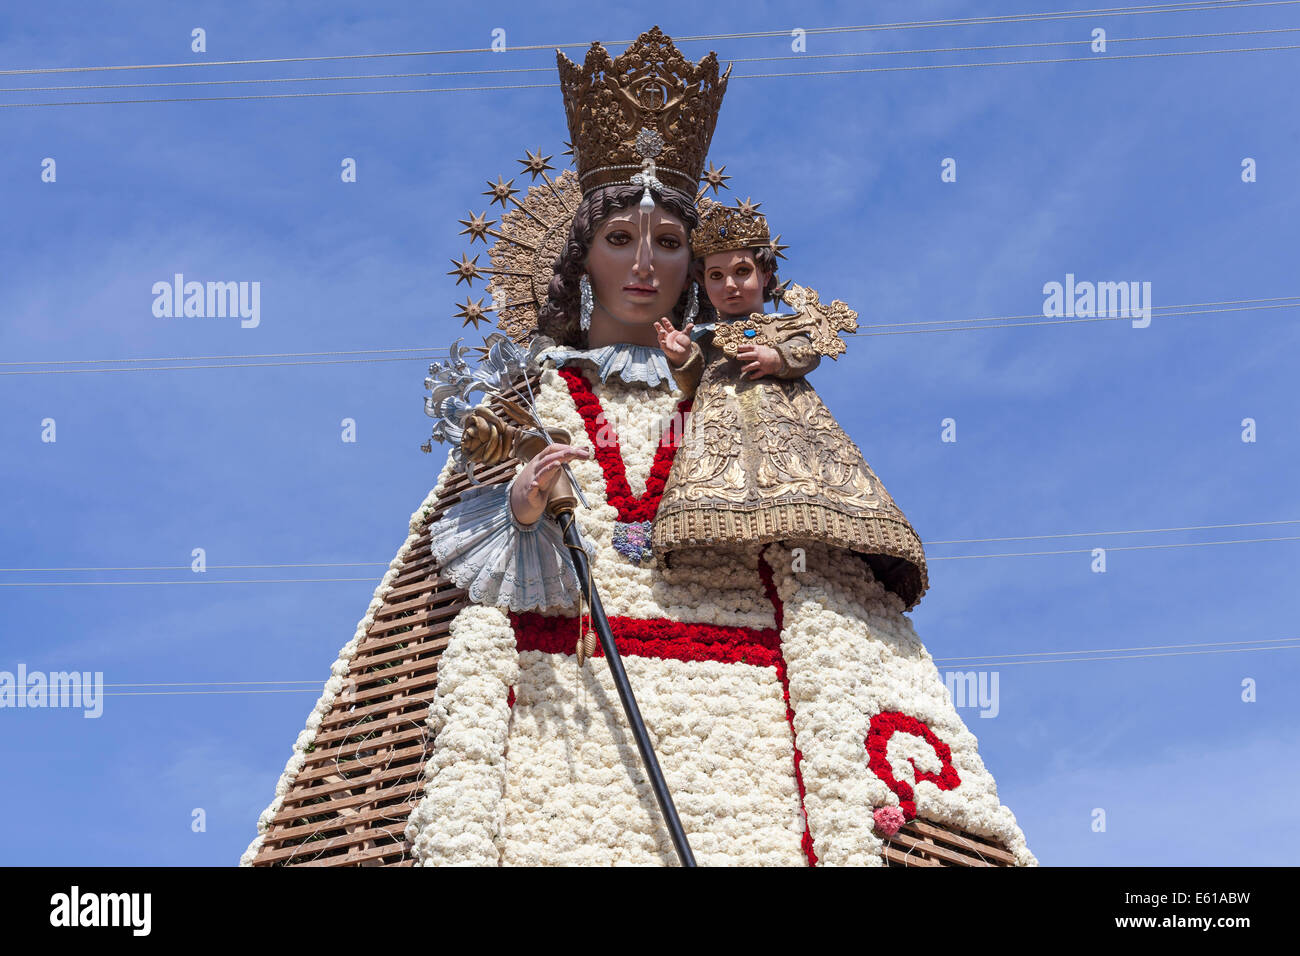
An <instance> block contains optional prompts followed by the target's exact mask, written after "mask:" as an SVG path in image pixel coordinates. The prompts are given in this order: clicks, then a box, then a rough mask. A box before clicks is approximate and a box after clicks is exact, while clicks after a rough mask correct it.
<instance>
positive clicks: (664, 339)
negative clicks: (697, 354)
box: [655, 319, 695, 365]
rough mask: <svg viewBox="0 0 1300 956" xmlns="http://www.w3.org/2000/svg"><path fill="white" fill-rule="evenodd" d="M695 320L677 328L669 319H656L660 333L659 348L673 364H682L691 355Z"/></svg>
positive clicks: (657, 329)
mask: <svg viewBox="0 0 1300 956" xmlns="http://www.w3.org/2000/svg"><path fill="white" fill-rule="evenodd" d="M693 328H695V323H694V322H687V323H686V327H685V328H683V329H680V330H679V329H675V328H673V327H672V323H670V322H669V321H668V320H667V319H658V320H656V321H655V331H656V332H658V333H659V348H661V349H662V350H663V353H664V355H666V356H668V361H670V362H672V363H673V365H682V364H683V363H684V362H685V361H686V360H687V359H688V358H690V355H691V329H693Z"/></svg>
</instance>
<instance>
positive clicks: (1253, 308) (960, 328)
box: [0, 302, 1300, 374]
mask: <svg viewBox="0 0 1300 956" xmlns="http://www.w3.org/2000/svg"><path fill="white" fill-rule="evenodd" d="M1170 308H1172V306H1171V307H1170ZM1295 308H1300V302H1287V303H1284V304H1281V305H1249V306H1240V307H1238V308H1232V309H1200V310H1195V311H1186V312H1159V313H1157V312H1152V314H1151V318H1152V319H1168V318H1175V317H1177V316H1186V315H1211V314H1216V313H1221V312H1260V311H1267V310H1270V309H1295ZM1134 318H1136V316H1133V315H1127V316H1125V315H1098V316H1089V317H1086V318H1073V319H1043V320H1041V321H1037V322H1013V323H1007V324H1005V325H957V326H948V327H946V328H941V329H902V330H899V331H897V332H845V333H843V334H844V335H853V336H860V337H862V338H871V337H872V336H877V335H928V334H930V333H934V332H984V331H987V330H989V329H1023V328H1032V327H1037V326H1048V325H1077V324H1079V323H1082V322H1128V321H1131V320H1132V319H1134ZM951 321H953V322H960V321H963V320H962V319H952V320H951ZM975 321H980V322H990V321H996V320H994V319H977V320H975ZM0 374H5V373H3V372H0ZM9 374H12V373H9Z"/></svg>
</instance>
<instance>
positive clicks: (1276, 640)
mask: <svg viewBox="0 0 1300 956" xmlns="http://www.w3.org/2000/svg"><path fill="white" fill-rule="evenodd" d="M1295 641H1300V637H1272V638H1262V639H1260V640H1256V641H1205V642H1203V643H1199V644H1149V645H1146V646H1141V647H1093V648H1083V649H1082V650H1077V651H1026V652H1024V653H1003V654H977V655H975V656H973V657H936V658H934V662H935V663H936V664H938V663H939V662H940V661H943V662H944V663H949V662H951V661H983V660H992V659H993V658H996V657H1058V656H1060V655H1062V654H1118V653H1120V652H1121V651H1168V650H1174V649H1176V648H1182V647H1230V646H1240V645H1244V644H1290V643H1293V642H1295ZM1261 650H1262V648H1261ZM279 683H281V684H289V683H306V681H301V682H299V681H279ZM104 686H105V687H108V686H109V685H108V684H105V685H104Z"/></svg>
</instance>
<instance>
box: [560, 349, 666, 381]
mask: <svg viewBox="0 0 1300 956" xmlns="http://www.w3.org/2000/svg"><path fill="white" fill-rule="evenodd" d="M541 357H542V358H544V359H546V360H548V361H551V362H554V363H555V364H556V365H571V364H573V363H574V362H588V363H590V364H592V365H594V366H596V371H597V374H599V375H600V380H601V381H602V382H605V381H607V380H608V379H609V377H610V376H611V375H617V376H618V377H619V378H621V379H622V380H623V381H625V382H628V383H630V384H642V385H646V386H648V387H650V388H658V387H659V386H660V385H666V386H667V387H668V388H670V389H675V388H677V382H676V380H675V379H674V378H673V373H672V369H671V366H670V365H669V364H668V356H666V355H664V353H663V350H662V349H657V348H651V347H650V346H648V345H632V344H630V343H627V342H620V343H619V344H617V345H604V346H601V347H600V348H598V349H569V348H564V347H563V346H558V347H556V348H553V349H547V350H546V351H545V352H543V353H542V356H541Z"/></svg>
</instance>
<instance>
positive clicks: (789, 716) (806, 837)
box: [758, 554, 817, 866]
mask: <svg viewBox="0 0 1300 956" xmlns="http://www.w3.org/2000/svg"><path fill="white" fill-rule="evenodd" d="M758 576H759V578H761V579H762V581H763V590H764V591H765V592H766V593H767V599H768V600H769V601H771V602H772V614H773V616H774V617H775V619H776V632H777V634H780V633H781V628H782V626H783V625H784V622H785V604H784V603H782V601H781V595H780V594H778V593H777V590H776V581H775V580H773V577H772V567H771V565H769V564H768V563H767V559H766V558H764V557H763V556H762V555H761V554H760V555H759V556H758ZM776 676H777V677H778V678H780V680H781V693H782V694H783V695H784V696H785V719H786V722H787V723H788V724H789V725H790V740H791V742H792V743H793V744H794V781H795V783H796V784H797V785H798V787H799V812H800V813H801V814H803V840H802V841H801V843H802V845H803V853H804V856H805V857H807V858H808V865H809V866H816V865H817V853H816V851H815V850H814V848H813V837H812V828H811V827H810V826H809V825H808V811H807V810H806V809H805V808H804V794H805V791H804V786H803V767H802V764H803V754H802V753H801V752H800V750H799V741H798V738H797V737H796V735H795V732H794V709H793V708H792V707H791V706H790V679H789V678H788V677H787V676H786V673H785V655H784V654H782V655H781V657H780V659H779V660H778V661H777V665H776Z"/></svg>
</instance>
